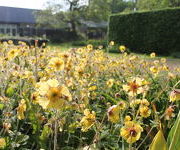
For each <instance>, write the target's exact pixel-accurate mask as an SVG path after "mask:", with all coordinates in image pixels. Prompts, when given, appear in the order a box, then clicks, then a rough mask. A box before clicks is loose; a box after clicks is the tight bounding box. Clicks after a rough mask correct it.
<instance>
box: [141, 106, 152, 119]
mask: <svg viewBox="0 0 180 150" xmlns="http://www.w3.org/2000/svg"><path fill="white" fill-rule="evenodd" d="M139 111H140V115H141V116H142V117H144V118H147V117H149V116H150V115H151V110H150V109H149V108H148V107H147V106H141V107H140V108H139Z"/></svg>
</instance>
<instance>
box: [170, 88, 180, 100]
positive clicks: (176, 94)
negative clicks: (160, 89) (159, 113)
mask: <svg viewBox="0 0 180 150" xmlns="http://www.w3.org/2000/svg"><path fill="white" fill-rule="evenodd" d="M179 100H180V89H175V90H173V91H172V92H171V93H170V101H171V102H174V101H179Z"/></svg>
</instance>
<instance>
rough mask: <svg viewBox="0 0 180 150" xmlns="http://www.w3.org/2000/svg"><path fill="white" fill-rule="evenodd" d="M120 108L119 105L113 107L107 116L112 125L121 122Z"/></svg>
mask: <svg viewBox="0 0 180 150" xmlns="http://www.w3.org/2000/svg"><path fill="white" fill-rule="evenodd" d="M119 114H120V107H119V106H118V105H113V106H111V107H110V108H109V109H108V112H107V115H108V120H109V121H111V122H112V123H117V122H118V121H119V120H120V117H119Z"/></svg>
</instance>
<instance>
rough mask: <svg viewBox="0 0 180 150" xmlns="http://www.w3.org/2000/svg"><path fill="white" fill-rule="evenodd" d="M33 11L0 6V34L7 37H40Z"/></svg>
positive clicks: (41, 32) (40, 30)
mask: <svg viewBox="0 0 180 150" xmlns="http://www.w3.org/2000/svg"><path fill="white" fill-rule="evenodd" d="M36 11H38V10H35V9H26V8H15V7H5V6H0V34H6V35H9V36H42V35H43V34H44V33H45V31H43V29H37V28H36V21H35V16H34V13H35V12H36Z"/></svg>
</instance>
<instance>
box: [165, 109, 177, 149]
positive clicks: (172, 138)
mask: <svg viewBox="0 0 180 150" xmlns="http://www.w3.org/2000/svg"><path fill="white" fill-rule="evenodd" d="M179 130H180V112H179V114H178V116H177V119H176V122H175V124H174V126H173V127H172V129H171V131H170V133H169V136H168V140H167V144H168V147H169V150H178V148H179V147H180V133H179Z"/></svg>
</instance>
